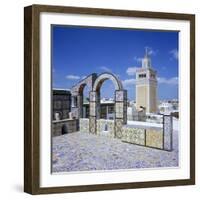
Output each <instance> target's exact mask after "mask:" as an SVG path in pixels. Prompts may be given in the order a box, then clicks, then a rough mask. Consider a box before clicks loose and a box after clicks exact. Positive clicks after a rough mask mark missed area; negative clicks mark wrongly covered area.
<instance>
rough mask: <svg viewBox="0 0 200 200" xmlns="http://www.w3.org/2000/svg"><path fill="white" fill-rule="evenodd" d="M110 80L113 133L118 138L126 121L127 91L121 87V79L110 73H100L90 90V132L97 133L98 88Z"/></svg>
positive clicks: (98, 117)
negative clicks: (112, 86) (112, 103)
mask: <svg viewBox="0 0 200 200" xmlns="http://www.w3.org/2000/svg"><path fill="white" fill-rule="evenodd" d="M108 79H109V80H111V81H112V82H113V84H114V86H115V99H114V101H115V118H114V127H115V128H114V135H115V136H116V137H118V138H121V136H122V126H123V124H126V122H127V91H126V90H124V89H123V86H122V83H121V81H120V80H119V79H118V78H117V77H116V76H115V75H113V74H112V73H102V74H100V75H99V76H98V77H97V78H96V80H95V82H94V85H93V88H92V91H91V92H90V123H89V129H90V132H91V133H94V134H96V133H97V128H98V127H97V123H98V121H97V120H99V119H100V88H101V86H102V84H103V82H104V81H105V80H108Z"/></svg>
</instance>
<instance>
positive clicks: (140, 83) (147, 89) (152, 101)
mask: <svg viewBox="0 0 200 200" xmlns="http://www.w3.org/2000/svg"><path fill="white" fill-rule="evenodd" d="M141 107H143V108H145V109H146V112H147V113H156V112H157V77H156V71H155V70H154V69H153V68H152V66H151V58H150V56H149V53H148V48H146V49H145V55H144V58H143V59H142V67H141V68H140V69H138V70H137V71H136V108H137V109H140V108H141Z"/></svg>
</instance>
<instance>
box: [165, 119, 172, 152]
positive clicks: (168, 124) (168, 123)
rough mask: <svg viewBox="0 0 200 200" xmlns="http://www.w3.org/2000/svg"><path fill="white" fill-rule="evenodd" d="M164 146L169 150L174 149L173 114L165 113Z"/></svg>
mask: <svg viewBox="0 0 200 200" xmlns="http://www.w3.org/2000/svg"><path fill="white" fill-rule="evenodd" d="M163 134H164V136H163V137H164V140H163V141H164V143H163V148H164V149H165V150H167V151H172V150H173V138H172V137H173V119H172V116H171V115H163Z"/></svg>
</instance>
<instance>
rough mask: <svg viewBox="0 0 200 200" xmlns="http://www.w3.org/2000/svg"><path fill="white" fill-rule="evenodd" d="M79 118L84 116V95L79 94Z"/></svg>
mask: <svg viewBox="0 0 200 200" xmlns="http://www.w3.org/2000/svg"><path fill="white" fill-rule="evenodd" d="M77 107H78V118H82V117H83V95H80V94H79V95H78V96H77Z"/></svg>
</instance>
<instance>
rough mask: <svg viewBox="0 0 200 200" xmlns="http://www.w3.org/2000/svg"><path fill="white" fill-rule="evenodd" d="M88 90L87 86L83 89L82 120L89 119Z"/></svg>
mask: <svg viewBox="0 0 200 200" xmlns="http://www.w3.org/2000/svg"><path fill="white" fill-rule="evenodd" d="M90 90H91V89H90V88H89V87H88V86H87V85H85V86H84V88H83V106H82V116H81V117H82V118H89V115H90Z"/></svg>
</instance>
